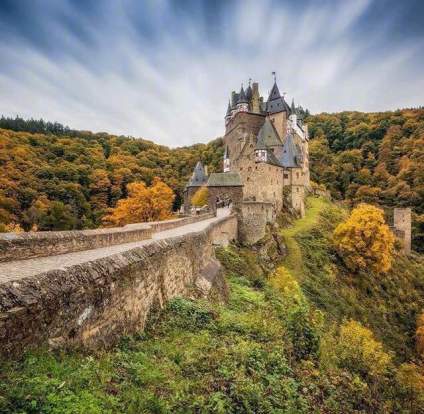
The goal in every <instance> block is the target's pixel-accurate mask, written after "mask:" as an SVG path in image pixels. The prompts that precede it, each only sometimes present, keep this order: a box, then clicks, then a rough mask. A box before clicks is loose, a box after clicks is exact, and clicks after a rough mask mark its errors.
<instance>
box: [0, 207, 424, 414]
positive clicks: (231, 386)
mask: <svg viewBox="0 0 424 414" xmlns="http://www.w3.org/2000/svg"><path fill="white" fill-rule="evenodd" d="M308 207H309V208H308V210H307V216H306V217H305V218H304V219H302V220H298V221H295V222H294V223H293V226H291V227H289V228H286V229H283V230H278V232H280V235H281V236H282V237H283V238H284V241H285V244H286V245H287V246H288V255H287V256H281V255H280V256H278V255H277V256H276V253H275V252H276V251H277V250H276V246H273V245H272V243H271V244H267V243H265V244H262V245H260V246H256V247H254V248H253V249H246V248H240V247H237V246H231V247H229V248H227V249H219V250H218V251H217V256H218V258H219V259H220V260H221V262H222V263H223V264H224V266H225V268H226V273H227V278H228V280H229V283H230V298H229V302H228V303H226V304H222V303H210V302H206V301H202V300H186V299H176V300H174V301H173V302H171V303H170V304H169V306H168V307H167V309H166V310H165V312H164V313H162V314H161V315H160V316H159V319H157V320H152V322H151V325H150V327H149V328H148V329H147V331H146V332H145V333H143V334H141V335H139V336H134V337H130V338H126V339H124V340H123V341H122V343H121V345H120V346H119V347H117V348H116V349H114V350H111V351H108V352H103V353H101V354H99V355H84V354H81V353H68V354H65V353H61V354H56V355H53V354H51V353H47V352H46V351H42V350H41V351H38V352H37V353H35V354H29V355H27V356H26V357H25V358H24V359H23V361H20V362H7V363H6V362H5V363H4V364H3V366H2V367H1V372H2V375H1V377H0V411H1V412H5V413H12V412H27V413H30V412H34V413H35V412H48V413H71V412H72V413H90V414H91V413H143V412H146V413H171V412H172V413H184V412H199V413H200V412H201V413H208V412H210V413H237V412H243V413H270V412H275V413H279V412H281V413H344V414H345V413H385V414H386V413H399V412H403V413H420V412H423V408H422V407H423V405H422V401H423V400H422V399H423V398H424V389H423V386H422V381H424V376H420V375H424V374H423V373H422V371H420V368H419V367H418V365H416V364H413V363H411V361H412V360H415V361H417V360H418V359H417V355H415V353H414V346H413V342H412V338H413V332H414V323H415V317H416V314H417V312H418V311H419V310H420V309H421V308H422V307H423V306H424V302H423V299H424V259H423V257H422V256H418V255H416V256H413V257H412V258H410V259H407V258H404V257H400V256H399V257H398V259H397V263H396V264H395V267H394V268H393V270H392V271H391V272H390V273H389V274H388V276H387V277H376V276H375V275H372V274H366V275H365V274H364V275H352V274H349V272H347V271H346V269H345V268H344V267H343V266H342V264H341V263H340V262H339V261H338V260H337V258H336V257H335V256H334V255H333V253H332V247H331V243H330V235H331V232H332V229H333V228H334V226H335V225H336V224H337V222H338V221H339V220H341V219H342V217H344V215H345V212H344V210H341V209H340V208H339V207H336V206H335V205H333V204H331V203H329V202H327V201H325V200H322V199H310V200H309V201H308ZM274 231H276V230H275V229H274ZM274 236H277V234H274ZM270 239H272V238H270ZM264 249H265V250H264ZM270 255H271V256H273V257H274V270H273V271H271V272H270V273H268V272H267V271H266V270H265V269H268V268H269V262H268V260H265V261H264V258H265V257H267V256H270ZM351 318H352V319H351ZM420 372H421V373H420ZM420 381H421V382H420ZM420 384H421V385H420Z"/></svg>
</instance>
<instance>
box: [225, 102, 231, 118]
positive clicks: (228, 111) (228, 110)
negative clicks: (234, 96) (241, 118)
mask: <svg viewBox="0 0 424 414" xmlns="http://www.w3.org/2000/svg"><path fill="white" fill-rule="evenodd" d="M230 115H231V103H230V101H228V108H227V113H226V114H225V116H230Z"/></svg>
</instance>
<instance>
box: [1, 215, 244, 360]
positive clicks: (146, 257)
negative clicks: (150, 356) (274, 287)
mask: <svg viewBox="0 0 424 414" xmlns="http://www.w3.org/2000/svg"><path fill="white" fill-rule="evenodd" d="M236 237H237V217H236V216H235V215H232V216H226V217H223V218H221V219H217V221H215V222H213V223H211V224H210V225H209V226H208V227H207V228H206V229H205V230H203V231H199V232H193V233H188V234H186V235H184V236H178V237H172V238H168V239H163V240H157V241H152V242H151V243H148V244H147V245H145V246H141V247H137V248H133V249H131V250H128V251H125V252H123V253H119V254H115V255H112V256H108V257H105V258H101V259H97V260H93V261H91V262H87V263H84V264H80V265H75V266H72V267H69V268H66V269H61V270H54V271H50V272H46V273H42V274H39V275H37V276H34V277H29V278H25V279H20V280H16V281H10V282H6V283H3V284H1V285H0V353H2V354H4V355H9V356H10V355H19V354H21V353H22V352H23V351H25V350H26V349H28V348H34V347H37V346H42V345H45V344H49V345H50V346H52V347H67V346H77V347H80V346H82V347H88V348H98V347H100V346H109V345H112V344H114V343H116V341H117V340H118V339H119V338H120V336H122V335H125V334H131V333H135V332H137V331H141V330H142V329H143V328H144V325H145V323H146V319H147V317H148V315H149V313H150V312H151V311H152V310H153V309H154V308H155V307H157V306H158V307H161V306H163V304H164V303H166V302H167V301H168V300H170V299H171V298H173V297H175V296H184V295H187V294H189V293H190V292H191V291H193V289H195V288H196V286H203V288H204V287H205V286H212V285H213V284H214V283H215V281H216V279H217V278H218V279H219V278H221V279H222V275H221V274H220V266H219V263H218V262H217V261H216V259H215V258H214V249H213V245H214V244H216V243H225V242H228V241H229V240H233V239H236ZM218 283H221V284H222V280H221V281H219V280H218Z"/></svg>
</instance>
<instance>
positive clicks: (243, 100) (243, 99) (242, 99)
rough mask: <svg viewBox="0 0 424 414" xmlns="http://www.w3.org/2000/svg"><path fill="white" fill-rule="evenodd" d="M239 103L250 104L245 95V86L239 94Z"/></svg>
mask: <svg viewBox="0 0 424 414" xmlns="http://www.w3.org/2000/svg"><path fill="white" fill-rule="evenodd" d="M237 103H248V100H247V98H246V94H245V93H244V89H243V85H242V87H241V89H240V93H239V96H238V101H237Z"/></svg>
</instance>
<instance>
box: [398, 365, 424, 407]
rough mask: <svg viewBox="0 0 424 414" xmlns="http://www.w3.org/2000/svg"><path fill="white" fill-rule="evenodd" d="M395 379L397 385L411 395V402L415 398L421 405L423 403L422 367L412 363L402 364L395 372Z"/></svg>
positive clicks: (423, 382)
mask: <svg viewBox="0 0 424 414" xmlns="http://www.w3.org/2000/svg"><path fill="white" fill-rule="evenodd" d="M396 380H397V382H398V383H399V385H400V386H401V387H402V388H403V389H404V390H406V391H408V393H409V394H410V395H411V403H412V401H414V400H415V401H416V402H417V403H418V404H419V405H421V406H422V404H423V403H424V371H423V368H422V367H419V366H418V365H415V364H413V363H409V364H407V363H405V364H402V365H401V366H400V367H399V368H398V371H397V373H396ZM414 412H415V411H414ZM416 412H418V411H416Z"/></svg>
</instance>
